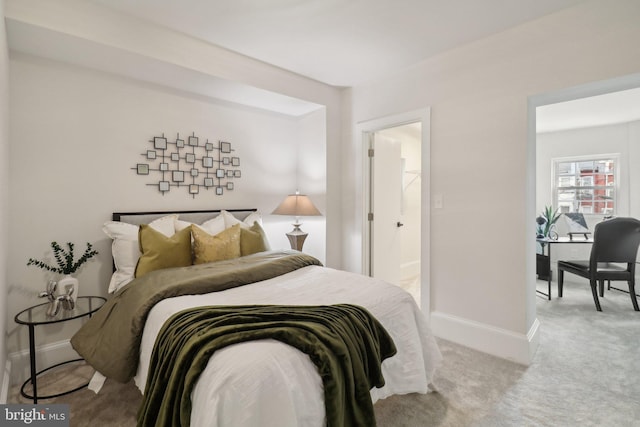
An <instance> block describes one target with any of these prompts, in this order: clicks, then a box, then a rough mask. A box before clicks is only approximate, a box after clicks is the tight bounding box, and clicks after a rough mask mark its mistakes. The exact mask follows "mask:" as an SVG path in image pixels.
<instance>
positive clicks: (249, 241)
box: [240, 221, 271, 256]
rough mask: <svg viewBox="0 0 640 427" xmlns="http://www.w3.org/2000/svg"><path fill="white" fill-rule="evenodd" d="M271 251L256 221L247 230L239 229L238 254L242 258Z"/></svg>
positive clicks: (265, 236)
mask: <svg viewBox="0 0 640 427" xmlns="http://www.w3.org/2000/svg"><path fill="white" fill-rule="evenodd" d="M269 249H271V248H270V247H269V241H268V240H267V235H266V234H265V232H264V230H263V229H262V227H260V224H259V223H258V221H254V222H253V225H252V226H251V227H249V228H244V227H243V228H241V229H240V253H241V254H242V256H245V255H251V254H255V253H257V252H264V251H268V250H269Z"/></svg>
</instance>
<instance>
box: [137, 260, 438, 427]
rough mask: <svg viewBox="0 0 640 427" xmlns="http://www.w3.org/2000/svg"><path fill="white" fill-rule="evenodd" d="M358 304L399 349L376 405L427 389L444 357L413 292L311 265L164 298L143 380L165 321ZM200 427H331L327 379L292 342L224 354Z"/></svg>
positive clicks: (203, 393)
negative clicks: (234, 309)
mask: <svg viewBox="0 0 640 427" xmlns="http://www.w3.org/2000/svg"><path fill="white" fill-rule="evenodd" d="M336 303H351V304H358V305H361V306H363V307H366V308H367V309H368V310H369V311H370V312H371V313H372V314H373V315H374V316H375V317H376V318H377V319H378V320H379V321H380V322H381V323H382V325H383V326H384V327H385V328H386V329H387V331H388V332H389V334H390V335H391V336H392V337H393V340H394V342H395V344H396V347H397V349H398V353H397V354H396V355H395V356H393V357H391V358H389V359H387V360H385V361H384V362H383V364H382V370H383V374H384V378H385V381H386V384H385V386H384V387H383V388H381V389H375V388H374V389H373V390H372V391H371V398H372V400H373V401H374V402H375V401H376V400H378V399H383V398H385V397H388V396H390V395H392V394H406V393H412V392H418V393H426V392H427V391H428V389H427V386H428V384H429V383H430V382H431V380H432V378H433V374H434V372H435V369H436V367H437V365H438V363H439V362H440V360H441V358H442V356H441V354H440V351H439V349H438V347H437V344H436V342H435V339H434V338H433V336H432V334H431V332H430V330H429V328H428V326H427V324H426V321H425V319H424V316H423V314H422V313H421V312H420V309H419V308H418V307H417V305H416V304H415V302H414V300H413V298H412V297H411V295H409V294H408V293H406V292H405V291H403V290H402V289H400V288H399V287H397V286H393V285H390V284H387V283H385V282H382V281H379V280H375V279H371V278H369V277H365V276H362V275H358V274H353V273H347V272H344V271H338V270H333V269H330V268H326V267H317V266H310V267H305V268H302V269H300V270H296V271H294V272H291V273H288V274H285V275H283V276H280V277H277V278H274V279H270V280H265V281H262V282H258V283H254V284H251V285H246V286H241V287H239V288H234V289H229V290H226V291H223V292H213V293H210V294H206V295H188V296H181V297H176V298H171V299H167V300H164V301H162V302H160V303H158V304H157V305H156V306H155V307H154V308H153V309H152V310H151V312H150V314H149V317H148V319H147V323H146V326H145V329H144V334H143V336H142V344H141V353H140V364H139V366H138V372H137V374H136V377H135V382H136V385H137V386H138V388H140V390H141V391H143V389H144V386H145V382H146V379H147V375H148V370H149V360H150V357H151V352H152V350H153V343H154V341H155V338H156V335H157V334H158V332H159V331H160V328H161V327H162V324H163V323H164V321H165V320H166V319H167V318H169V317H170V316H171V315H172V314H174V313H176V312H178V311H180V310H183V309H185V308H188V307H194V306H202V305H242V304H284V305H317V304H336ZM192 402H193V408H192V414H191V425H192V426H194V427H201V426H207V427H228V426H233V427H270V426H273V427H288V426H291V427H294V426H295V427H307V426H308V427H311V426H323V425H324V424H325V416H324V413H325V408H324V399H323V390H322V382H321V379H320V376H319V375H318V374H317V370H316V368H315V365H314V364H313V363H312V362H311V360H310V359H309V357H308V356H307V355H306V354H304V353H302V352H300V351H298V350H297V349H295V348H293V347H290V346H288V345H286V344H283V343H280V342H277V341H274V340H261V341H253V342H248V343H241V344H236V345H233V346H229V347H227V348H225V349H223V350H220V351H218V352H216V353H215V354H214V355H213V356H212V357H211V360H210V361H209V364H208V365H207V367H206V369H205V370H204V371H203V373H202V376H201V377H200V379H199V380H198V383H197V384H196V387H195V388H194V390H193V393H192Z"/></svg>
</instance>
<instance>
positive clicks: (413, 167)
mask: <svg viewBox="0 0 640 427" xmlns="http://www.w3.org/2000/svg"><path fill="white" fill-rule="evenodd" d="M421 140H422V126H421V124H420V122H415V123H409V124H405V125H400V126H395V127H391V128H386V129H382V130H379V131H377V132H373V133H372V134H371V138H370V146H369V149H370V150H369V152H368V156H369V178H370V185H369V191H370V194H369V214H370V215H369V217H368V220H369V233H370V236H371V239H370V247H369V251H370V254H371V255H370V256H371V260H372V262H371V263H370V266H369V268H370V270H369V275H370V276H372V277H375V278H378V279H383V280H386V281H387V282H389V283H393V284H394V285H397V286H400V287H401V288H402V289H404V290H405V291H407V292H409V293H410V294H411V295H412V296H413V297H414V299H415V300H416V303H418V304H420V226H421V221H420V212H421V186H422V180H421V177H422V162H421V158H422V155H421V152H422V146H421Z"/></svg>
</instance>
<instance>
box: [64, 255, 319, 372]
mask: <svg viewBox="0 0 640 427" xmlns="http://www.w3.org/2000/svg"><path fill="white" fill-rule="evenodd" d="M308 265H322V264H321V263H320V261H318V260H317V259H315V258H314V257H312V256H309V255H305V254H303V253H300V252H296V251H270V252H260V253H257V254H254V255H249V256H245V257H240V258H236V259H232V260H227V261H219V262H213V263H208V264H199V265H194V266H189V267H181V268H169V269H165V270H157V271H153V272H151V273H148V274H146V275H144V276H142V277H140V278H137V279H135V280H133V281H132V282H131V283H129V284H128V285H126V286H125V287H123V288H122V289H120V290H119V291H118V292H116V294H115V295H114V296H113V297H111V298H110V299H109V300H108V301H107V302H106V303H105V305H104V306H102V308H100V310H98V312H97V313H95V314H94V315H93V316H92V317H91V318H90V319H89V320H88V321H87V322H86V323H85V324H84V325H83V326H82V327H81V328H80V330H78V332H77V333H76V334H75V335H74V336H73V337H72V338H71V345H72V346H73V348H74V349H75V350H76V351H77V352H78V354H80V356H82V357H83V358H84V359H85V360H86V361H87V362H88V363H89V364H90V365H91V366H93V367H94V368H95V369H96V370H97V371H98V372H100V373H101V374H102V375H104V376H106V377H107V378H113V379H115V380H117V381H120V382H123V383H125V382H127V381H129V380H130V379H131V378H133V376H134V375H135V373H136V370H137V368H138V358H139V353H140V341H141V339H142V332H143V329H144V324H145V321H146V319H147V316H148V314H149V311H151V309H152V308H153V306H154V305H155V304H157V303H158V302H160V301H161V300H162V299H164V298H170V297H176V296H180V295H194V294H204V293H209V292H215V291H223V290H225V289H230V288H234V287H237V286H242V285H246V284H249V283H254V282H258V281H261V280H267V279H271V278H273V277H276V276H280V275H282V274H285V273H289V272H291V271H294V270H297V269H299V268H302V267H305V266H308Z"/></svg>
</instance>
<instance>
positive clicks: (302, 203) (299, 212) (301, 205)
mask: <svg viewBox="0 0 640 427" xmlns="http://www.w3.org/2000/svg"><path fill="white" fill-rule="evenodd" d="M271 213H272V214H273V215H290V216H295V217H296V222H295V223H294V224H293V230H292V231H290V232H288V233H287V237H288V238H289V243H291V249H295V250H297V251H301V250H302V245H303V244H304V239H306V238H307V235H308V233H305V232H304V231H302V230H300V226H301V225H302V224H301V223H300V217H301V216H320V215H322V214H321V213H320V211H319V210H318V208H316V207H315V206H314V204H313V202H312V201H311V199H309V197H308V196H306V195H304V194H299V193H298V192H297V191H296V194H289V195H288V196H287V197H286V198H285V199H284V200H283V201H282V203H280V205H279V206H278V207H277V208H275V210H274V211H273V212H271Z"/></svg>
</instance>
